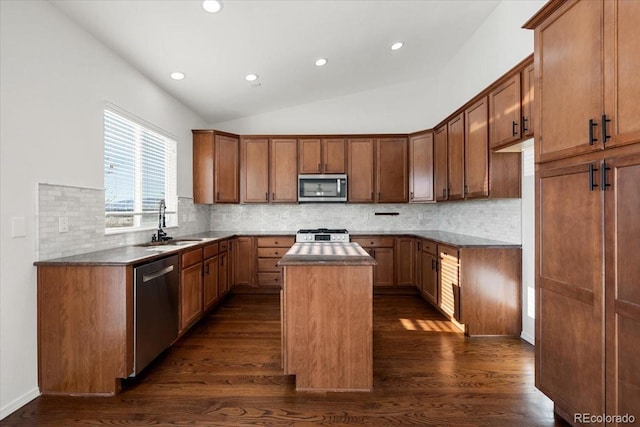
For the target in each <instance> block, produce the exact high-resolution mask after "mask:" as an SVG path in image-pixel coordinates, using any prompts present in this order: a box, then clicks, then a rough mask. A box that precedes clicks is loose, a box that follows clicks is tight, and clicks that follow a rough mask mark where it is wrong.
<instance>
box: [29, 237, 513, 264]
mask: <svg viewBox="0 0 640 427" xmlns="http://www.w3.org/2000/svg"><path fill="white" fill-rule="evenodd" d="M295 233H296V232H295V231H291V230H289V231H277V232H275V231H254V230H247V231H241V232H240V231H209V232H204V233H198V234H193V235H189V236H180V237H177V238H176V240H185V239H200V240H199V241H194V242H183V243H182V244H180V245H167V246H161V247H155V248H150V247H141V246H123V247H118V248H113V249H107V250H103V251H97V252H89V253H86V254H80V255H73V256H68V257H63V258H55V259H50V260H42V261H36V262H35V263H34V265H36V266H44V265H136V264H142V263H145V262H148V261H152V260H154V259H157V258H162V257H165V256H167V255H173V254H176V253H178V252H180V251H182V250H185V249H189V248H196V247H198V246H199V245H201V246H202V245H206V244H209V243H212V242H216V241H220V240H224V239H228V238H231V237H236V236H283V235H284V236H293V235H295ZM349 234H350V235H351V236H375V235H395V236H413V237H421V238H424V239H429V240H433V241H435V242H438V243H443V244H447V245H451V246H456V247H459V248H474V247H491V248H519V247H521V245H519V244H514V243H509V242H502V241H499V240H491V239H483V238H481V237H473V236H467V235H464V234H457V233H449V232H446V231H436V230H395V231H371V230H354V231H351V230H350V231H349Z"/></svg>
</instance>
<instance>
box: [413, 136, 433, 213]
mask: <svg viewBox="0 0 640 427" xmlns="http://www.w3.org/2000/svg"><path fill="white" fill-rule="evenodd" d="M409 202H412V203H417V202H433V133H432V132H428V133H423V134H420V135H414V136H412V137H410V138H409Z"/></svg>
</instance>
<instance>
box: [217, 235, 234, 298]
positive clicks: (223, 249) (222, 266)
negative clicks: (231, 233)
mask: <svg viewBox="0 0 640 427" xmlns="http://www.w3.org/2000/svg"><path fill="white" fill-rule="evenodd" d="M230 265H231V263H230V262H229V241H228V240H223V241H222V242H220V248H219V251H218V298H222V297H224V296H225V295H227V293H228V292H229V288H230V285H229V275H230V273H232V272H231V268H230Z"/></svg>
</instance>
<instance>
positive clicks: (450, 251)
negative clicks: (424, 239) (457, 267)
mask: <svg viewBox="0 0 640 427" xmlns="http://www.w3.org/2000/svg"><path fill="white" fill-rule="evenodd" d="M438 250H439V252H440V257H441V258H445V257H446V258H448V259H449V260H451V262H455V263H458V248H454V247H453V246H448V245H443V244H440V245H438Z"/></svg>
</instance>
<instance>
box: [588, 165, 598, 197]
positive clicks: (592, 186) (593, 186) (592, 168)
mask: <svg viewBox="0 0 640 427" xmlns="http://www.w3.org/2000/svg"><path fill="white" fill-rule="evenodd" d="M594 172H598V169H597V168H596V167H595V166H593V165H592V164H591V165H589V191H593V190H595V189H596V188H597V187H598V184H596V182H595V180H594V179H593V173H594Z"/></svg>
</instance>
